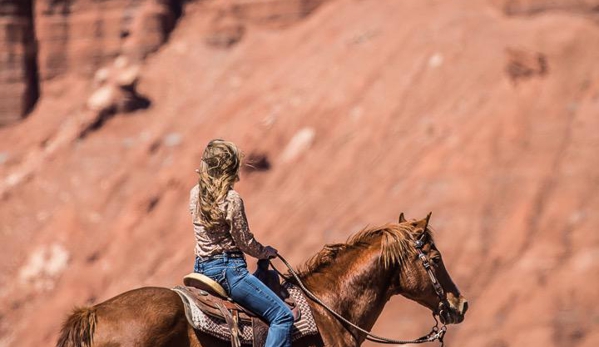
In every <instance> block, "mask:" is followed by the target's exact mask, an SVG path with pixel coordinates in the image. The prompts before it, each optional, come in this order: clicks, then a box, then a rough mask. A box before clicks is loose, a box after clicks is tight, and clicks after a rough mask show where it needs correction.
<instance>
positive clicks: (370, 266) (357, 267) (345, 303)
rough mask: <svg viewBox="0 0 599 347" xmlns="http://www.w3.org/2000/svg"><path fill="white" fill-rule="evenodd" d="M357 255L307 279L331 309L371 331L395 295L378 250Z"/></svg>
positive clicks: (351, 255) (346, 256) (337, 261)
mask: <svg viewBox="0 0 599 347" xmlns="http://www.w3.org/2000/svg"><path fill="white" fill-rule="evenodd" d="M353 252H354V253H353V254H352V253H348V254H343V255H340V257H339V259H336V260H335V261H334V262H333V263H331V264H330V265H329V267H327V268H326V269H325V270H324V271H322V272H318V273H316V274H313V275H311V276H310V277H309V278H307V282H308V284H309V287H310V288H312V289H313V291H314V293H315V294H316V295H317V296H319V297H320V298H321V299H322V300H323V301H324V302H325V303H326V304H327V305H329V307H331V308H332V309H333V310H335V311H336V312H337V313H339V314H341V315H342V316H343V317H344V318H346V319H347V320H349V321H351V322H352V323H354V324H356V325H358V326H360V327H361V328H364V329H367V330H370V329H371V328H372V327H373V326H374V323H375V322H376V320H377V318H378V317H379V315H380V313H381V311H382V310H383V307H384V306H385V304H386V303H387V301H388V300H389V298H390V296H391V294H390V292H389V283H390V280H391V276H390V274H388V273H387V272H388V271H386V270H385V269H383V266H382V265H381V262H380V259H379V255H378V251H377V250H375V249H366V250H361V251H360V252H358V251H357V250H354V251H353ZM348 333H349V332H348Z"/></svg>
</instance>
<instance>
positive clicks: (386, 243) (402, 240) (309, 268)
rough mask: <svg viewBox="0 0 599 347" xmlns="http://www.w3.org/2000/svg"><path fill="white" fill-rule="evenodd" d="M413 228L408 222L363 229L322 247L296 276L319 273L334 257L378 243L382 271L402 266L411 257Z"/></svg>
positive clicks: (428, 233) (431, 236)
mask: <svg viewBox="0 0 599 347" xmlns="http://www.w3.org/2000/svg"><path fill="white" fill-rule="evenodd" d="M413 229H414V227H413V225H412V224H411V223H410V222H404V223H400V224H386V225H383V226H380V227H371V228H368V227H367V228H365V229H362V230H361V231H359V232H357V233H356V234H354V235H353V236H350V237H349V238H348V240H347V241H346V243H337V244H332V245H325V246H324V248H323V249H322V250H321V251H320V252H318V253H316V254H315V255H314V256H313V257H312V258H310V259H309V260H308V261H307V262H306V263H305V264H304V265H303V266H302V267H301V268H300V273H301V274H302V275H307V274H311V273H315V272H319V271H321V270H323V269H324V268H326V267H327V266H328V265H330V264H331V263H333V262H334V261H335V259H337V257H338V256H339V255H340V254H342V253H345V252H346V251H350V250H354V249H359V248H361V249H363V248H366V247H368V246H369V245H371V244H372V243H373V242H380V243H381V255H380V256H381V261H382V263H383V265H384V266H385V268H389V267H391V266H394V265H399V266H400V267H402V266H403V265H404V264H405V259H406V256H410V255H414V254H415V253H416V249H415V248H414V246H413V243H414V238H413V236H412V230H413ZM425 233H426V238H427V240H429V241H433V235H432V232H431V230H430V229H429V228H427V229H426V231H425Z"/></svg>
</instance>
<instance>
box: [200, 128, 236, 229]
mask: <svg viewBox="0 0 599 347" xmlns="http://www.w3.org/2000/svg"><path fill="white" fill-rule="evenodd" d="M242 157H243V155H242V154H241V152H240V151H239V149H238V148H237V146H236V145H235V144H234V143H233V142H228V141H224V140H220V139H216V140H212V141H210V142H209V143H208V145H207V146H206V149H205V150H204V154H203V155H202V161H201V162H200V168H199V169H198V170H197V172H198V175H199V176H200V177H199V179H198V186H199V188H200V189H199V196H198V204H197V206H196V219H198V220H197V221H196V222H199V223H200V224H202V225H203V226H205V227H207V228H212V227H215V226H219V225H223V224H225V223H226V222H225V212H224V211H222V210H221V209H220V208H219V204H220V203H221V202H223V201H224V199H225V197H226V196H227V193H228V192H229V190H230V189H232V188H233V185H234V184H235V182H236V181H237V180H238V179H239V167H240V166H241V159H242Z"/></svg>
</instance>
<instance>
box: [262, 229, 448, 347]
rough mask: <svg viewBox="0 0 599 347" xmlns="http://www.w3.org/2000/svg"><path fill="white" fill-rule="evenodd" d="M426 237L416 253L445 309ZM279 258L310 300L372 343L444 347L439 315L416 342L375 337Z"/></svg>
mask: <svg viewBox="0 0 599 347" xmlns="http://www.w3.org/2000/svg"><path fill="white" fill-rule="evenodd" d="M425 230H426V228H425ZM424 236H425V233H422V235H421V236H420V237H419V238H418V240H416V241H415V242H414V247H415V248H416V251H417V252H418V258H419V259H420V261H421V262H422V266H424V269H425V270H426V272H427V273H428V276H429V277H430V280H431V283H432V285H433V288H434V289H435V293H436V294H437V296H438V297H439V299H440V300H441V303H442V304H441V307H443V306H444V305H445V304H444V302H445V291H444V290H443V287H442V286H441V284H440V283H439V281H438V280H437V276H436V275H435V272H434V270H433V268H432V266H431V264H430V262H429V261H428V259H427V258H426V255H425V254H424V252H423V251H422V248H423V247H424V245H425V242H424V241H423V238H424ZM277 257H278V258H279V259H280V260H281V261H282V262H283V264H285V266H287V268H288V269H289V272H290V273H291V274H292V275H293V277H294V278H295V280H296V281H297V284H298V285H299V286H300V288H301V289H302V290H303V291H304V293H305V294H306V295H307V296H308V297H309V298H310V299H312V300H314V301H315V302H317V303H318V304H319V305H321V306H322V307H324V308H325V309H326V310H327V311H329V312H330V313H331V314H333V316H335V317H336V318H337V319H339V320H340V321H341V322H343V323H345V324H347V325H349V326H351V327H352V328H354V329H356V330H358V331H359V332H361V333H364V334H366V339H367V340H369V341H372V342H376V343H382V344H400V345H404V344H420V343H425V342H433V341H435V340H439V342H440V343H441V347H443V337H444V336H445V333H446V332H447V326H446V325H445V324H443V323H441V326H440V327H439V320H438V319H437V315H436V314H435V313H434V312H433V319H434V320H435V325H434V326H433V327H432V328H431V331H430V332H429V333H428V334H426V335H423V336H421V337H419V338H417V339H414V340H394V339H389V338H386V337H382V336H378V335H375V334H373V333H371V332H370V331H367V330H365V329H363V328H361V327H359V326H357V325H355V324H354V323H352V322H350V321H348V320H347V319H345V318H344V317H343V316H341V315H340V314H339V313H337V312H335V311H334V310H333V309H332V308H330V307H329V306H328V305H327V304H325V303H324V302H322V300H320V299H319V298H318V297H316V296H315V295H314V294H313V293H312V292H311V291H310V290H308V288H306V286H305V285H304V284H303V283H302V281H301V280H300V278H299V276H298V274H297V273H296V272H295V270H293V268H292V267H291V265H290V264H289V263H288V262H287V260H285V258H283V257H282V256H281V255H279V254H277ZM270 265H271V266H272V268H273V269H275V271H277V272H278V273H279V275H280V276H281V277H283V278H286V277H285V276H284V275H283V274H281V273H280V272H279V270H277V269H276V268H275V267H274V265H273V264H272V263H271V264H270ZM440 312H441V310H440V311H439V313H440Z"/></svg>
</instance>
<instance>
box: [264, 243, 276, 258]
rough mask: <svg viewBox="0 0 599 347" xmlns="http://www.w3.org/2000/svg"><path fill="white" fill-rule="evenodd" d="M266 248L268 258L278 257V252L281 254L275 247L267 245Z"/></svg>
mask: <svg viewBox="0 0 599 347" xmlns="http://www.w3.org/2000/svg"><path fill="white" fill-rule="evenodd" d="M264 249H265V250H266V257H267V258H268V259H272V258H276V257H277V254H279V251H277V250H276V249H275V248H274V247H271V246H266V247H264Z"/></svg>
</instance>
